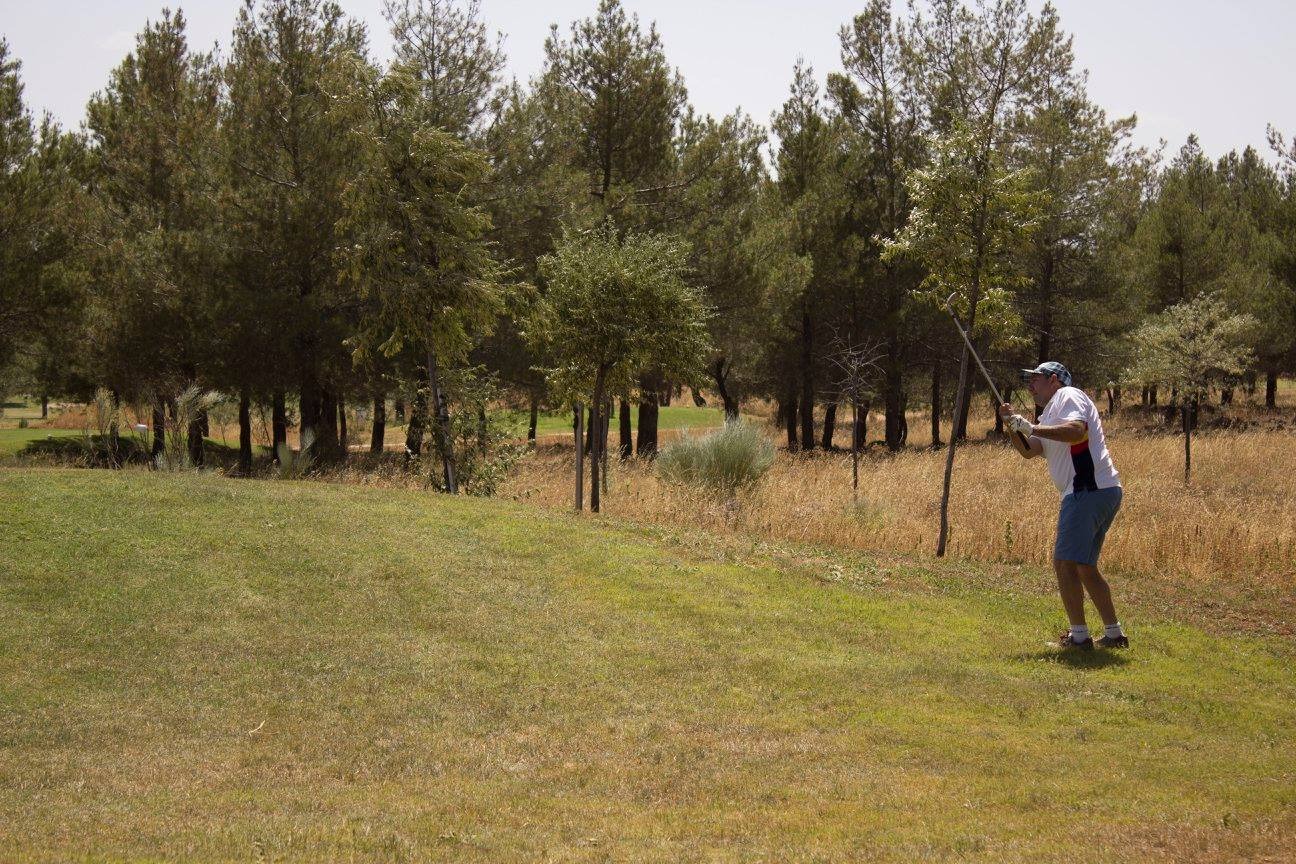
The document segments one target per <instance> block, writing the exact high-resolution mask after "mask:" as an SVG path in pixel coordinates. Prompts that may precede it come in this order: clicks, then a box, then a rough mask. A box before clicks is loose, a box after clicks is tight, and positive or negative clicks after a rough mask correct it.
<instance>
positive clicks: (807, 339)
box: [799, 307, 815, 450]
mask: <svg viewBox="0 0 1296 864" xmlns="http://www.w3.org/2000/svg"><path fill="white" fill-rule="evenodd" d="M813 340H814V331H813V328H812V326H811V322H810V311H809V310H808V309H805V308H804V307H803V308H802V310H801V405H800V409H799V410H800V411H801V449H803V450H813V449H814V446H815V434H814V433H815V429H814V403H815V386H814V350H813V348H814V345H813Z"/></svg>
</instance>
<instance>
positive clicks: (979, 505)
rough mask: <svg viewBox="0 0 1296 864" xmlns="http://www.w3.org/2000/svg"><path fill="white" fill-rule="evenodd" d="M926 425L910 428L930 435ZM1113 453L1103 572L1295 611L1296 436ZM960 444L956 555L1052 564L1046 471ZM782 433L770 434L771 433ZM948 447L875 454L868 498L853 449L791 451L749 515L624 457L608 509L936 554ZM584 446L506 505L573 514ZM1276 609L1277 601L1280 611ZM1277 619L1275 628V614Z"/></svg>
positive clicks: (746, 505) (1167, 440)
mask: <svg viewBox="0 0 1296 864" xmlns="http://www.w3.org/2000/svg"><path fill="white" fill-rule="evenodd" d="M914 419H915V420H919V421H924V422H920V423H918V424H915V423H914V422H913V421H912V420H911V424H910V426H911V429H913V428H915V426H917V428H923V427H925V425H926V424H925V418H921V417H915V418H914ZM1110 425H1111V426H1112V427H1113V428H1112V429H1110V430H1109V435H1108V438H1109V446H1110V448H1111V450H1112V454H1113V458H1114V460H1115V462H1116V466H1117V469H1118V470H1119V471H1120V472H1121V478H1122V483H1123V485H1124V487H1125V491H1126V495H1125V503H1124V507H1123V509H1122V512H1121V514H1120V516H1119V517H1118V518H1117V521H1116V523H1115V525H1114V526H1113V528H1112V531H1111V533H1110V535H1109V536H1108V538H1107V542H1106V546H1105V547H1104V551H1103V564H1104V568H1105V569H1106V570H1108V571H1109V572H1114V573H1118V574H1123V575H1126V576H1135V575H1137V576H1139V577H1146V578H1148V579H1151V580H1153V581H1156V582H1160V583H1163V584H1171V583H1174V584H1175V585H1176V588H1177V591H1178V592H1179V593H1187V594H1190V595H1196V596H1197V598H1198V599H1199V601H1200V603H1201V604H1202V605H1203V608H1206V609H1209V608H1210V606H1211V605H1212V603H1213V602H1215V601H1216V600H1218V601H1220V605H1221V607H1222V608H1224V607H1229V606H1230V603H1229V602H1224V601H1232V600H1243V601H1250V602H1249V603H1247V604H1244V605H1251V606H1256V607H1258V606H1265V605H1267V606H1269V607H1270V608H1278V606H1286V607H1290V606H1291V605H1292V604H1291V594H1292V592H1291V589H1292V587H1293V586H1296V482H1293V480H1292V478H1293V477H1296V446H1293V444H1294V443H1296V441H1294V440H1293V436H1292V434H1291V433H1290V432H1281V431H1258V432H1257V431H1252V432H1233V431H1216V432H1209V433H1203V434H1199V435H1196V436H1195V437H1194V441H1193V466H1194V470H1193V478H1192V481H1191V483H1189V484H1186V485H1185V483H1184V478H1183V440H1182V438H1181V437H1177V436H1171V435H1168V434H1158V435H1148V434H1139V433H1135V432H1133V430H1127V429H1124V428H1123V427H1122V424H1121V422H1120V421H1119V420H1117V422H1114V423H1112V424H1110ZM971 431H972V438H973V441H974V443H970V444H968V445H967V446H962V447H960V448H959V450H958V453H957V456H956V459H955V467H954V477H953V483H952V492H951V499H950V525H951V531H950V541H949V554H950V556H951V557H954V558H962V559H968V560H974V561H982V562H991V563H1001V564H1012V565H1029V566H1031V567H1034V568H1047V567H1048V566H1049V563H1050V559H1051V553H1052V544H1053V539H1054V533H1055V525H1056V518H1057V510H1058V494H1057V492H1056V490H1055V489H1054V487H1053V485H1052V483H1051V482H1050V481H1049V478H1048V474H1047V468H1046V466H1045V465H1044V463H1043V461H1042V460H1030V461H1027V460H1024V459H1021V458H1020V457H1019V456H1018V455H1017V454H1016V453H1015V452H1014V451H1012V450H1011V449H1009V448H1008V447H1007V445H1006V444H1003V443H1001V442H999V441H997V440H993V439H991V440H986V437H985V436H986V435H987V433H988V431H989V421H988V420H986V421H985V422H984V423H983V424H982V425H979V426H978V425H976V424H974V425H973V427H972V430H971ZM776 432H777V430H773V429H771V430H770V434H771V437H774V436H775V435H776ZM943 470H944V452H943V451H940V452H933V451H931V450H918V449H909V450H906V451H904V452H901V453H897V454H887V453H885V451H881V450H880V449H879V448H876V447H874V448H870V450H869V451H868V454H867V456H866V457H865V458H863V459H862V460H861V464H860V487H859V501H858V503H856V502H855V501H854V500H853V496H852V492H851V460H850V454H849V453H823V452H821V451H820V452H815V453H812V454H789V453H787V452H786V451H783V450H780V452H779V454H778V458H777V459H776V461H775V464H774V466H773V468H771V470H770V472H769V474H768V475H767V477H766V478H765V480H764V481H763V482H762V483H761V484H760V485H759V486H757V487H756V488H755V489H754V490H752V491H751V492H750V493H748V494H747V495H746V496H745V497H744V498H743V499H742V501H741V502H740V505H739V506H738V507H737V508H736V510H734V509H731V508H726V507H725V506H724V505H723V504H722V503H720V502H716V501H714V500H712V499H709V498H707V497H706V496H704V495H702V494H698V493H694V492H691V491H689V490H685V489H680V488H677V487H672V486H670V485H668V484H666V483H665V482H664V481H662V480H661V479H660V478H658V476H657V475H656V473H655V472H654V471H653V470H652V467H651V465H646V464H643V463H641V462H639V461H637V460H632V461H630V462H626V463H619V464H618V463H617V462H616V460H615V459H614V460H613V465H612V470H611V480H610V488H609V494H608V495H607V496H606V497H605V498H604V512H605V513H606V514H608V515H610V516H615V517H622V518H626V519H630V520H633V521H640V522H646V523H652V524H661V525H668V526H675V527H680V528H701V529H704V530H706V531H710V532H719V533H728V532H733V533H739V534H749V535H754V536H756V537H761V538H767V539H774V540H785V541H794V542H808V543H812V544H823V545H829V546H835V547H839V548H846V549H857V550H864V551H868V552H870V553H884V554H886V553H900V554H915V555H919V556H924V557H925V556H930V555H932V554H933V552H934V550H935V547H936V538H937V531H938V528H939V503H940V494H941V481H942V474H943ZM572 487H573V478H572V451H571V447H570V446H569V445H568V446H565V447H564V446H559V445H553V446H547V447H541V448H540V449H539V451H538V452H537V453H536V454H535V455H534V456H533V457H531V458H529V459H528V460H526V461H525V462H524V463H523V465H522V466H521V468H520V470H519V472H518V474H517V475H516V476H515V477H514V478H513V479H512V480H510V481H509V483H508V484H507V485H506V487H505V489H504V491H503V494H504V495H505V496H507V497H510V498H513V499H515V500H520V501H530V502H533V503H535V504H538V505H540V506H543V507H546V508H551V509H570V508H571V507H572V494H573V492H572ZM1275 604H1278V606H1275ZM1267 617H1270V623H1271V624H1272V623H1273V618H1272V616H1267Z"/></svg>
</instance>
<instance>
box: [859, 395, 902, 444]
mask: <svg viewBox="0 0 1296 864" xmlns="http://www.w3.org/2000/svg"><path fill="white" fill-rule="evenodd" d="M871 407H872V405H871V403H869V402H862V403H857V404H856V405H855V414H854V422H853V423H852V424H851V447H853V448H855V449H856V450H863V449H864V448H865V447H867V446H868V415H869V409H870V408H871ZM901 416H903V415H901Z"/></svg>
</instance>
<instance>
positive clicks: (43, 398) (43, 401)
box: [41, 393, 49, 420]
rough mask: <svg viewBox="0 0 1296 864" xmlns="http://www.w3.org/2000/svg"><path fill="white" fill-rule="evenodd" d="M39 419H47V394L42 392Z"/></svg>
mask: <svg viewBox="0 0 1296 864" xmlns="http://www.w3.org/2000/svg"><path fill="white" fill-rule="evenodd" d="M41 419H42V420H48V419H49V395H48V394H44V393H42V394H41Z"/></svg>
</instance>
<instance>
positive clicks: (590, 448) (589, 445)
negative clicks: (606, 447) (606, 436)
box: [585, 405, 598, 456]
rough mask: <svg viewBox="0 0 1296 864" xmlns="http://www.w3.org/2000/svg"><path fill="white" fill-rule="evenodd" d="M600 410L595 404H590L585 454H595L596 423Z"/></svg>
mask: <svg viewBox="0 0 1296 864" xmlns="http://www.w3.org/2000/svg"><path fill="white" fill-rule="evenodd" d="M597 414H598V411H597V410H596V409H595V407H594V406H593V405H591V406H590V410H589V420H588V421H586V423H585V455H586V456H592V455H594V423H595V417H596V415H597Z"/></svg>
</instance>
